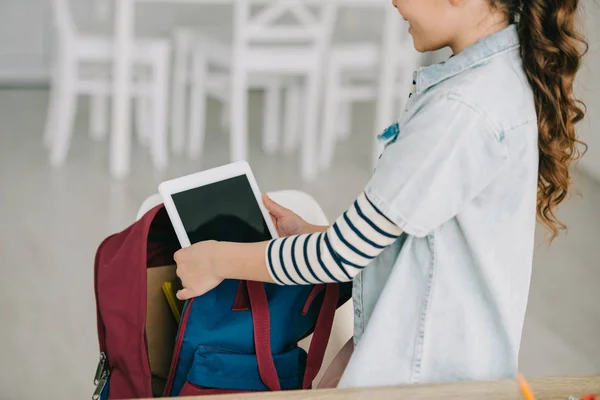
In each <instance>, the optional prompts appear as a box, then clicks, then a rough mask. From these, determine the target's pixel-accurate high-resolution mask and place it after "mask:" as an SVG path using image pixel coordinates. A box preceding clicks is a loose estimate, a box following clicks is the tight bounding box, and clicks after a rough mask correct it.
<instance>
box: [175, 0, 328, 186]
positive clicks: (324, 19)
mask: <svg viewBox="0 0 600 400" xmlns="http://www.w3.org/2000/svg"><path fill="white" fill-rule="evenodd" d="M337 8H338V3H337V2H322V3H315V2H314V1H313V2H311V1H309V0H296V1H285V2H284V1H281V2H270V3H265V1H264V0H238V1H237V2H236V5H235V7H234V10H233V13H234V21H233V31H234V41H233V46H231V45H229V44H226V43H219V42H217V41H215V40H210V39H209V38H208V37H206V36H202V35H199V34H195V35H194V37H195V38H196V39H194V40H190V39H189V37H190V34H189V33H183V34H182V37H181V38H180V45H179V46H177V47H178V48H180V49H182V50H181V52H179V53H178V54H179V57H177V56H176V57H177V60H176V71H184V70H185V69H186V65H187V63H188V61H187V60H186V57H185V53H186V47H188V46H190V43H189V42H191V41H194V42H196V43H195V44H194V45H193V47H192V49H191V50H190V52H191V53H192V56H191V58H192V62H190V63H189V65H190V67H188V68H189V69H188V70H191V75H192V76H191V78H190V80H191V93H192V94H191V102H190V121H189V138H188V146H189V151H190V155H192V156H193V157H198V156H199V155H200V152H201V149H202V143H203V141H204V130H205V116H206V114H205V112H206V111H205V108H206V103H205V99H206V96H207V95H209V94H211V95H213V96H216V97H217V98H220V99H221V100H222V101H223V102H224V104H225V107H224V108H225V109H226V110H228V111H229V117H228V118H225V119H229V125H230V142H231V148H230V154H231V161H237V160H243V159H246V158H247V155H248V138H247V134H248V127H247V113H248V110H247V103H248V90H249V88H250V87H251V86H253V85H254V84H256V83H258V85H257V86H259V87H264V88H266V94H267V96H266V107H265V130H264V137H263V147H264V148H265V150H266V151H268V152H273V151H275V150H276V148H277V141H278V137H277V136H278V133H279V132H278V131H279V130H280V128H281V127H280V126H279V125H280V122H279V115H280V105H281V90H282V87H283V83H288V82H291V84H290V85H289V86H288V87H289V90H288V92H287V93H288V97H287V101H286V104H287V105H288V107H287V110H286V130H288V129H290V130H292V131H293V130H295V129H298V126H299V125H300V122H301V121H300V120H302V125H303V128H304V129H303V134H302V152H301V173H302V177H303V178H304V179H306V180H311V179H313V178H315V177H316V174H317V172H318V166H317V156H316V154H317V148H316V144H317V140H316V138H317V133H318V118H319V116H320V104H321V100H322V96H321V94H322V92H321V85H322V82H323V76H322V74H323V71H324V66H325V64H326V60H327V51H328V48H329V44H330V40H331V35H332V31H333V29H334V26H335V21H336V15H337ZM285 18H288V20H285ZM282 20H283V21H285V23H281V21H282ZM186 36H187V37H186ZM186 42H187V43H186ZM188 50H189V49H188ZM227 54H232V55H233V56H232V57H231V58H230V57H227ZM215 68H216V69H218V70H220V72H218V73H214V72H211V71H212V70H213V69H215ZM176 75H178V73H176ZM181 75H183V73H182V74H181ZM175 79H176V81H175V82H176V83H175V85H176V86H175V88H174V91H175V92H176V93H177V94H176V98H177V99H178V100H177V101H176V109H174V110H173V115H172V116H173V123H174V124H175V126H177V125H178V124H181V115H182V114H183V112H182V107H181V104H182V103H183V101H182V100H181V99H182V96H184V95H185V94H183V95H182V93H184V89H183V84H182V82H185V78H181V76H179V77H177V76H176V77H175ZM299 82H302V83H303V87H302V88H300V87H299V86H298V85H299ZM301 92H303V93H304V96H302V97H303V103H304V104H303V106H302V107H300V109H303V110H304V115H303V117H302V118H299V115H298V113H297V110H298V108H299V107H298V105H299V103H300V98H301V97H300V96H301V95H300V93H301ZM181 132H182V130H181V129H180V128H178V129H177V130H176V131H175V136H174V138H173V140H174V142H173V143H174V144H175V148H179V147H180V146H181V144H182V143H183V140H182V139H181ZM295 136H297V135H290V136H289V138H290V140H289V141H290V143H287V144H286V147H287V148H288V149H290V148H291V147H292V146H293V139H294V137H295Z"/></svg>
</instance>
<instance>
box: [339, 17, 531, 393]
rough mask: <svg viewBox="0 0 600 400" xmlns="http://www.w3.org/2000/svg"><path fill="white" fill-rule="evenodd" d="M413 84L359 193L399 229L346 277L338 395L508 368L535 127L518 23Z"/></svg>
mask: <svg viewBox="0 0 600 400" xmlns="http://www.w3.org/2000/svg"><path fill="white" fill-rule="evenodd" d="M415 81H416V89H415V92H414V94H413V95H412V97H411V98H410V100H409V102H408V104H407V108H406V110H405V112H404V114H403V116H402V118H401V119H400V120H399V122H398V125H397V127H395V128H392V129H391V130H389V131H388V133H387V136H388V137H387V139H388V140H389V142H388V143H387V146H386V149H385V151H384V153H383V155H382V157H381V159H380V161H379V165H378V166H377V169H376V171H375V174H374V176H373V178H372V179H371V181H370V182H369V184H368V185H367V189H366V193H367V195H368V196H369V198H370V199H371V200H372V201H373V202H374V203H375V205H376V206H377V207H379V208H380V210H381V211H382V212H383V213H385V215H386V216H387V217H388V218H390V219H391V220H392V221H393V222H395V223H396V224H397V225H398V226H400V227H401V228H402V230H403V231H404V232H405V233H404V234H403V235H402V236H401V238H400V239H399V240H398V241H397V242H396V243H395V244H394V245H392V246H391V247H389V248H387V249H386V250H385V251H384V252H383V253H382V254H381V255H380V256H379V257H378V258H376V259H375V261H374V262H373V263H371V264H370V265H369V266H367V268H366V269H365V270H364V271H363V272H362V273H361V275H360V276H359V277H358V279H356V280H355V287H354V304H355V343H356V348H355V352H354V355H353V357H352V359H351V361H350V363H349V365H348V368H347V369H346V372H345V373H344V376H343V377H342V380H341V382H340V387H363V386H378V385H396V384H408V383H419V382H440V381H458V380H482V379H498V378H509V377H513V376H514V375H515V374H516V372H517V360H518V354H519V346H520V341H521V332H522V327H523V321H524V318H525V309H526V305H527V298H528V293H529V283H530V276H531V268H532V259H533V247H534V230H535V222H536V192H537V174H538V146H537V139H538V129H537V118H536V111H535V105H534V98H533V93H532V90H531V88H530V85H529V83H528V81H527V78H526V75H525V73H524V71H523V68H522V65H521V57H520V52H519V40H518V35H517V30H516V27H515V26H514V25H511V26H509V27H508V28H506V29H504V30H502V31H500V32H498V33H496V34H493V35H491V36H489V37H487V38H485V39H482V40H481V41H479V42H478V43H477V44H475V45H473V46H471V47H469V48H467V49H465V50H464V51H462V52H461V53H459V54H458V55H456V56H455V57H452V58H450V59H449V60H448V61H446V62H444V63H442V64H437V65H433V66H430V67H428V68H424V69H421V70H419V71H418V72H416V73H415ZM396 128H397V129H396ZM390 132H391V134H390Z"/></svg>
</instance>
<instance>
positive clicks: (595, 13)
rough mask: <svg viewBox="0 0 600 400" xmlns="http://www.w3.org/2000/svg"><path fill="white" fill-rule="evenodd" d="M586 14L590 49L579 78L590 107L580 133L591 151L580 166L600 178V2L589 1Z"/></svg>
mask: <svg viewBox="0 0 600 400" xmlns="http://www.w3.org/2000/svg"><path fill="white" fill-rule="evenodd" d="M582 17H583V18H582V20H583V21H584V24H585V33H586V35H587V38H588V41H589V43H590V51H589V53H588V55H587V57H586V59H585V61H584V65H583V67H582V70H581V72H580V73H579V76H578V79H577V94H578V96H579V97H580V98H581V100H583V101H584V102H585V104H586V105H587V109H588V114H587V116H586V119H585V120H584V121H583V122H582V123H581V126H580V128H579V132H580V135H581V137H582V139H583V140H584V141H585V142H586V143H587V144H588V146H589V150H588V152H587V154H586V155H585V157H583V159H582V160H581V161H580V164H579V165H580V167H581V168H582V169H583V170H584V171H586V172H587V173H589V174H590V175H591V176H593V177H594V178H596V179H597V180H598V181H600V23H599V21H600V2H598V1H597V0H585V1H584V9H583V12H582Z"/></svg>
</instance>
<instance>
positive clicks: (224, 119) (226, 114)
mask: <svg viewBox="0 0 600 400" xmlns="http://www.w3.org/2000/svg"><path fill="white" fill-rule="evenodd" d="M230 108H231V105H230V102H229V100H227V101H224V102H222V103H221V128H222V129H223V131H227V130H228V129H229V128H230V127H231V123H230V119H229V118H230V117H231V110H230Z"/></svg>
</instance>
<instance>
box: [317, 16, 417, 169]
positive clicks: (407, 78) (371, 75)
mask: <svg viewBox="0 0 600 400" xmlns="http://www.w3.org/2000/svg"><path fill="white" fill-rule="evenodd" d="M396 18H397V16H396V15H393V16H392V17H390V16H389V15H388V16H386V25H387V26H384V29H383V31H382V40H381V42H380V43H375V42H361V43H353V44H340V45H333V46H332V49H331V53H330V56H329V63H328V66H327V73H326V79H325V99H324V106H323V120H322V128H321V132H322V135H321V146H320V148H321V152H320V158H319V163H320V167H321V169H322V170H326V169H329V168H330V167H331V164H332V162H333V158H334V153H335V146H336V143H337V141H338V139H345V138H347V137H348V136H349V134H350V127H351V118H352V114H351V107H352V103H353V102H359V101H375V102H376V106H377V108H378V110H377V111H378V112H380V111H381V110H380V109H381V108H387V106H386V105H385V104H386V103H388V104H389V103H391V104H394V105H396V104H398V105H399V106H398V107H395V106H392V107H393V111H392V113H394V115H390V116H384V117H383V119H384V120H386V121H389V123H391V122H392V121H393V119H394V118H398V117H399V116H400V113H401V110H402V109H403V108H404V105H405V103H406V100H407V99H408V95H409V92H410V88H411V82H412V78H413V73H414V71H415V70H416V69H417V67H418V66H419V65H420V63H421V61H422V60H421V56H420V55H419V53H417V51H416V50H415V49H414V47H413V45H412V40H411V38H410V36H409V35H408V34H407V33H406V34H405V33H402V32H400V29H398V28H399V22H398V21H397V19H396ZM390 38H391V40H390ZM390 45H391V46H392V47H391V48H390ZM389 65H393V67H392V70H393V71H392V74H387V75H389V76H383V75H385V74H383V73H382V66H383V67H388V66H389ZM381 78H383V79H381ZM388 81H389V82H388ZM379 85H384V86H387V85H391V87H392V88H385V87H384V88H380V87H379ZM381 89H384V90H381ZM385 89H387V90H385ZM390 96H391V97H392V98H387V97H390ZM384 112H385V111H384ZM377 124H379V122H376V125H377ZM378 129H382V127H379V126H376V127H375V130H374V132H373V134H374V135H376V134H377V133H378V132H377V130H378ZM375 146H376V144H375ZM374 152H375V150H374Z"/></svg>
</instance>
